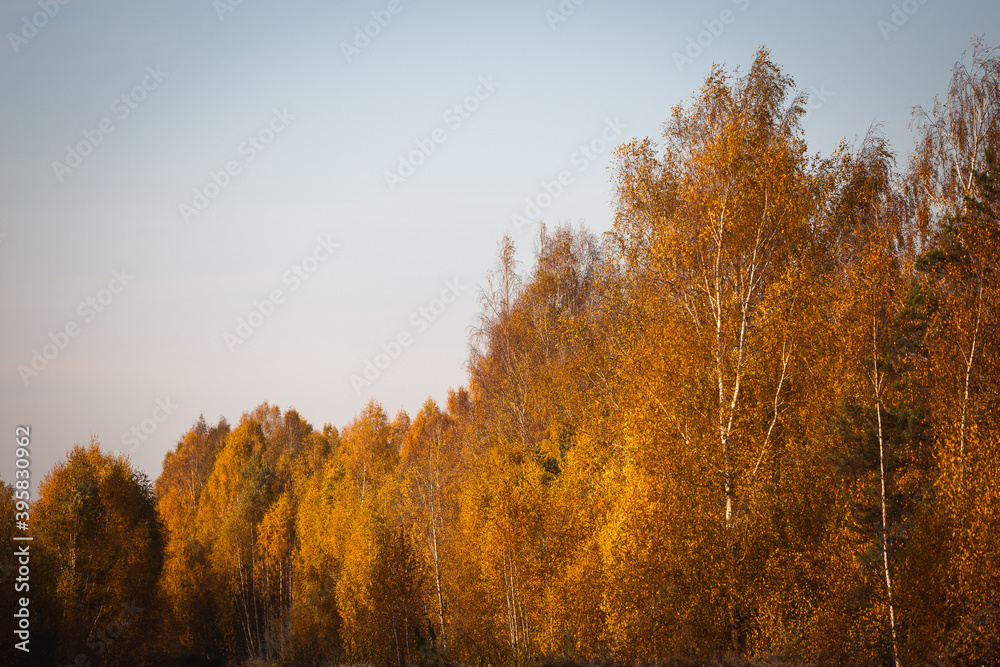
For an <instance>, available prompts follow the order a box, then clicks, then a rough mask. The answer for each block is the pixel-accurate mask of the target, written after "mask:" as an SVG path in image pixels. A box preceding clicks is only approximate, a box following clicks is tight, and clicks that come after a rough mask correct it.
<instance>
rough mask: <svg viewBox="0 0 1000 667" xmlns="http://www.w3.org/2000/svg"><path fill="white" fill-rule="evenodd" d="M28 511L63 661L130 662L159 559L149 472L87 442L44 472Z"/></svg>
mask: <svg viewBox="0 0 1000 667" xmlns="http://www.w3.org/2000/svg"><path fill="white" fill-rule="evenodd" d="M32 514H33V516H32V530H33V532H34V538H35V542H34V544H35V545H36V548H37V549H38V555H39V558H40V560H41V561H42V562H44V563H45V568H46V569H47V570H49V572H50V576H51V577H52V580H53V581H52V584H53V585H54V587H55V589H54V594H55V597H56V601H57V605H58V614H59V617H58V621H57V624H58V628H59V634H58V636H59V645H58V652H59V656H58V659H59V660H60V662H62V663H72V662H73V661H74V660H76V659H77V656H78V655H80V654H89V655H91V656H93V658H92V659H96V658H98V657H99V658H100V660H101V664H103V665H131V664H135V662H136V661H137V660H138V659H139V657H140V656H141V655H142V652H143V650H144V647H143V644H144V641H145V639H146V637H145V636H144V632H143V628H144V627H146V626H147V625H148V623H149V617H148V616H147V617H144V616H143V614H144V613H145V612H146V610H147V609H150V608H151V607H152V605H153V599H154V592H155V587H156V581H157V578H158V577H159V575H160V568H161V565H162V558H163V554H162V538H161V531H160V523H159V520H158V518H157V515H156V508H155V504H154V499H153V488H152V484H151V483H150V482H149V480H148V478H147V477H146V476H145V475H144V474H143V473H141V472H138V471H137V470H135V469H134V468H133V467H132V466H131V464H130V462H129V461H128V459H127V458H125V457H123V456H116V455H111V454H105V453H103V452H102V451H101V449H100V445H99V444H98V442H97V441H96V440H91V442H90V443H89V444H88V445H87V446H85V447H84V446H80V445H77V446H76V447H74V448H73V450H72V451H71V452H70V453H69V455H68V456H67V458H66V460H65V461H63V462H61V463H59V464H57V465H56V466H55V467H54V468H53V469H52V470H51V471H49V473H48V474H47V475H46V476H45V478H44V479H43V480H42V482H41V484H40V486H39V489H38V500H37V502H36V503H35V504H34V506H33V513H32Z"/></svg>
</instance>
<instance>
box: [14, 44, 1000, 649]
mask: <svg viewBox="0 0 1000 667" xmlns="http://www.w3.org/2000/svg"><path fill="white" fill-rule="evenodd" d="M806 101H807V100H806V98H805V97H804V96H803V95H802V94H798V93H796V92H795V88H794V82H793V81H792V79H791V78H790V77H789V76H788V75H787V74H785V73H783V72H782V70H781V68H780V67H779V66H778V65H776V64H775V63H774V62H773V61H772V60H771V58H770V55H769V53H768V52H767V51H766V50H765V49H761V50H760V51H758V52H757V54H756V55H755V57H754V59H753V62H752V64H751V65H750V67H749V68H748V69H747V70H746V71H745V72H742V73H741V72H740V71H739V70H737V71H735V72H729V71H726V70H725V69H724V68H722V67H719V66H716V67H714V68H713V70H712V71H711V73H710V74H709V76H708V77H707V78H706V80H705V82H704V85H703V86H702V88H701V89H700V91H699V92H698V93H697V95H696V96H695V97H694V98H693V100H692V101H691V102H690V103H689V104H687V105H678V106H677V107H675V108H674V109H673V110H672V113H671V115H670V116H669V118H668V119H667V121H666V122H665V123H664V125H663V134H662V137H661V139H660V140H658V141H654V140H652V139H648V138H647V139H642V140H633V141H631V142H628V143H626V144H624V145H622V146H620V147H619V148H618V150H617V153H616V158H615V163H614V185H615V194H614V202H613V204H614V211H615V218H614V226H613V228H612V230H611V231H610V232H608V233H606V234H604V235H603V236H601V237H598V236H595V235H594V234H592V233H591V232H589V231H588V230H587V229H585V228H584V227H582V226H579V227H573V226H570V225H566V224H563V225H558V226H556V227H554V228H551V229H550V228H547V227H545V226H541V227H540V230H539V233H538V236H537V240H536V244H535V258H534V265H533V266H532V267H531V269H530V271H527V272H525V271H522V270H521V269H520V267H519V266H518V263H517V261H516V249H515V247H514V245H513V243H512V241H511V239H510V238H509V237H505V238H504V239H503V240H502V242H501V243H500V248H499V254H498V258H497V263H496V266H495V268H494V269H493V270H492V271H491V273H490V274H489V287H488V288H487V289H485V290H484V291H483V293H482V296H481V302H482V303H481V306H482V308H481V313H480V315H479V318H478V320H477V322H476V324H475V327H474V333H473V336H472V340H471V344H470V358H469V363H468V368H469V375H468V385H467V387H462V388H459V389H457V390H450V391H449V392H448V395H447V400H446V401H445V403H444V404H443V405H439V404H437V403H436V402H435V401H433V400H430V399H428V400H427V402H426V403H425V404H424V405H423V406H422V407H421V408H420V410H419V411H418V412H417V413H416V414H415V415H413V416H412V417H411V416H410V415H408V414H407V413H405V412H404V411H399V412H397V413H396V414H395V415H390V414H389V413H388V412H387V411H386V410H385V408H384V407H383V406H382V405H381V404H379V403H378V402H377V401H375V400H374V399H373V400H371V401H370V402H369V403H368V404H367V406H366V407H365V408H364V409H363V410H362V411H361V413H360V414H359V415H358V416H356V417H355V418H354V419H353V420H352V421H351V422H350V423H349V424H347V425H346V426H344V428H343V429H342V430H339V429H337V428H335V427H333V426H331V425H326V426H324V427H323V428H322V429H317V428H314V427H313V426H312V425H311V424H309V423H308V422H307V421H306V420H304V419H303V418H302V417H301V416H300V415H299V414H298V413H297V412H296V411H295V410H294V409H289V410H287V411H284V412H282V411H281V410H280V409H279V408H278V407H275V406H272V405H269V404H267V403H264V404H261V405H260V406H258V407H257V408H255V409H254V410H252V411H249V412H246V413H244V414H243V416H242V417H241V418H240V420H239V422H238V423H237V424H236V425H235V426H231V425H230V424H229V423H228V422H227V421H226V420H225V419H221V420H220V421H219V422H218V423H217V424H215V425H209V424H208V423H206V422H205V421H204V419H200V420H199V421H198V422H197V423H196V424H195V425H194V426H193V427H192V428H191V429H190V430H189V431H188V432H187V433H186V434H184V436H183V437H182V438H181V439H180V441H179V442H178V444H177V446H176V448H174V449H173V450H172V451H170V452H169V453H168V454H167V455H166V457H165V459H164V462H163V469H162V473H161V474H160V476H159V477H158V478H157V479H156V480H155V483H154V482H151V481H150V480H148V479H147V478H145V477H144V476H143V475H142V474H140V473H138V472H136V471H135V470H134V469H133V468H132V467H131V465H130V464H129V462H128V460H127V459H125V458H123V457H120V456H115V455H110V454H106V453H103V452H102V451H101V450H100V448H99V446H98V444H97V443H94V442H92V443H91V444H90V445H89V446H86V447H81V446H78V447H76V448H75V449H74V450H73V451H72V452H70V454H69V455H68V457H67V458H66V460H65V461H64V462H62V463H60V464H59V465H58V466H56V468H54V469H53V470H52V471H51V472H50V473H49V474H48V476H47V477H46V478H45V480H44V481H43V483H42V485H41V487H40V491H39V499H38V501H37V502H36V503H35V505H34V506H33V508H32V529H33V531H34V536H35V542H34V547H33V548H34V549H35V550H36V552H35V553H36V558H37V568H38V569H37V570H34V569H33V579H32V592H33V600H34V601H35V602H34V604H35V606H34V607H33V612H32V613H33V614H35V620H36V622H37V625H36V626H35V627H36V628H37V633H38V634H37V635H36V636H37V637H38V638H39V640H40V645H39V651H41V652H43V653H45V652H47V653H45V655H46V656H47V657H51V658H52V661H53V663H58V664H81V663H74V662H73V661H74V660H76V659H77V656H79V655H81V654H82V655H84V656H85V659H86V660H89V664H103V665H119V664H120V665H125V664H199V663H198V661H201V662H204V663H212V664H332V663H337V662H345V661H354V662H366V663H374V664H387V665H388V664H391V665H409V664H427V665H431V664H451V663H458V664H470V665H472V664H531V663H533V662H536V661H538V660H540V659H542V658H544V657H546V656H548V657H549V658H552V659H565V660H571V661H581V662H582V661H586V660H591V659H615V660H619V661H622V662H633V661H637V660H642V659H660V660H667V659H686V660H691V661H697V660H709V659H713V658H715V657H718V656H722V655H729V656H730V658H731V659H733V660H737V659H740V658H741V657H742V659H756V660H764V659H768V658H775V657H776V656H785V657H789V656H798V658H799V659H801V660H802V661H804V662H806V663H810V664H820V663H825V664H857V665H896V666H901V665H924V664H937V665H980V664H990V663H1000V593H998V591H1000V556H998V554H1000V485H998V484H997V482H996V480H997V479H998V473H1000V470H998V467H1000V466H998V463H1000V457H998V454H1000V452H998V448H1000V391H998V390H997V388H996V387H997V382H1000V276H998V272H997V270H998V259H997V258H998V256H1000V255H998V253H1000V182H998V178H1000V56H998V52H997V51H996V50H993V49H991V48H989V47H988V46H986V45H985V44H984V43H983V42H982V41H980V40H975V41H974V42H973V45H972V47H971V49H970V51H969V52H967V54H966V55H965V56H964V57H963V60H962V61H961V62H960V63H958V64H957V65H956V68H955V70H954V74H953V78H952V80H951V83H950V86H949V87H948V89H947V91H946V93H945V94H944V95H943V96H942V97H941V98H940V99H938V100H936V101H935V103H934V104H933V106H931V107H930V108H928V109H918V110H917V112H916V113H915V116H914V126H915V129H916V133H917V142H916V145H915V148H914V150H913V151H912V152H911V154H910V155H909V156H908V158H907V159H906V160H905V161H904V162H903V163H902V164H897V159H896V156H895V154H894V152H893V149H892V148H891V146H890V145H889V143H888V141H887V140H886V138H885V137H884V135H883V134H882V132H881V131H880V129H879V128H878V127H873V128H871V129H869V130H868V132H867V133H866V134H865V135H864V136H863V137H862V138H860V139H858V140H856V141H854V142H847V141H844V142H841V144H840V145H839V146H838V147H837V148H836V149H835V150H834V151H833V152H832V153H831V154H830V155H827V156H822V155H812V154H810V153H809V151H808V148H807V144H806V142H805V138H804V133H803V130H802V127H801V120H802V117H803V115H804V113H805V109H806V106H805V104H806ZM8 490H9V491H11V493H10V494H6V493H5V494H2V495H3V498H2V503H0V512H2V513H3V515H4V516H5V517H7V518H8V519H9V520H5V521H4V523H3V526H12V525H13V505H14V503H13V500H12V497H13V496H12V489H8ZM8 495H10V496H11V499H8ZM8 515H9V516H8ZM2 530H7V528H2ZM34 562H35V561H33V563H34ZM34 567H35V565H33V568H34ZM8 588H9V587H4V589H3V591H2V593H0V595H3V596H8V597H9V596H12V595H13V593H12V592H11V591H9V590H8ZM13 604H14V603H13V602H12V601H11V608H12V606H13ZM123 609H125V610H128V609H131V610H132V611H131V614H132V616H130V619H131V620H130V622H129V623H127V624H124V623H122V622H120V621H117V619H120V618H121V616H122V613H123ZM136 610H141V611H136ZM8 622H9V620H8ZM109 629H110V630H109ZM102 630H103V631H104V635H105V637H106V639H104V640H101V639H99V638H98V639H95V637H99V633H100V632H101V631H102ZM114 630H118V631H119V632H118V633H117V636H115V637H111V635H113V634H114ZM45 638H47V639H45ZM107 639H111V640H112V641H107ZM98 647H99V649H100V653H98ZM2 650H7V649H6V648H4V649H2ZM788 659H791V658H788ZM184 661H187V662H184Z"/></svg>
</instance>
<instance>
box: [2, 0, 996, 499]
mask: <svg viewBox="0 0 1000 667" xmlns="http://www.w3.org/2000/svg"><path fill="white" fill-rule="evenodd" d="M63 3H65V4H63ZM880 21H881V23H880ZM998 28H1000V3H997V2H996V0H980V1H965V0H959V1H955V0H951V1H949V2H945V1H944V0H923V1H918V0H908V2H902V3H898V4H897V3H893V2H888V1H882V0H877V1H874V2H873V1H871V0H865V1H861V0H849V1H839V2H823V3H813V2H766V1H764V0H736V1H733V0H717V1H713V2H698V3H694V2H689V3H677V2H652V1H619V2H611V1H610V0H582V1H581V0H563V1H562V2H561V3H560V2H559V1H558V0H547V1H545V0H543V1H538V2H527V1H522V0H506V1H505V2H498V1H486V2H458V1H454V2H446V1H434V0H392V1H391V2H390V1H389V0H375V1H365V2H350V3H348V2H336V3H335V2H316V1H308V2H307V1H300V2H289V1H285V2H280V3H279V2H276V1H267V0H242V1H240V0H216V1H215V2H213V1H212V0H195V1H194V2H176V1H172V2H167V1H166V0H159V1H135V0H132V1H130V2H124V1H119V2H110V1H105V0H34V1H28V0H3V3H2V4H0V31H2V33H3V35H4V36H3V40H2V41H3V44H2V46H0V50H2V52H3V53H2V55H0V82H2V106H0V118H2V120H3V122H2V123H0V147H2V149H0V312H2V319H0V432H2V433H3V434H5V436H4V437H7V438H8V441H9V444H10V445H11V447H10V448H9V449H7V450H4V449H3V448H0V451H8V452H9V453H8V454H6V455H3V456H0V477H2V478H3V479H4V480H6V481H10V480H11V479H12V477H13V469H14V454H13V439H14V430H15V427H16V426H17V425H19V424H30V425H31V428H32V448H33V450H34V461H33V464H32V467H31V470H32V475H33V477H34V481H36V482H37V481H38V480H39V479H40V478H41V477H42V475H44V473H45V472H47V471H48V470H49V468H51V466H52V465H53V464H54V463H55V462H56V461H57V460H59V459H61V458H62V457H63V456H64V455H65V453H66V452H67V450H68V449H70V448H71V447H72V446H73V444H74V443H78V442H79V443H85V442H86V441H87V440H88V439H89V438H90V436H91V435H95V436H97V437H98V438H99V440H100V441H101V442H102V444H103V445H104V447H105V448H106V449H109V450H121V451H130V455H131V456H132V459H133V460H134V461H135V462H136V463H137V464H138V465H139V466H141V467H142V468H143V469H144V470H146V471H147V472H148V473H149V475H150V477H153V478H155V477H156V475H157V474H158V473H159V470H160V465H161V462H162V460H163V455H164V454H165V453H166V451H167V450H168V449H170V448H171V447H173V446H174V445H175V444H176V442H177V440H178V438H179V437H180V436H181V435H182V434H183V433H184V432H185V431H186V430H187V429H188V428H189V427H190V426H191V424H192V423H193V422H194V421H195V420H196V419H197V418H198V415H199V414H200V413H204V415H205V417H206V419H207V420H208V421H209V422H210V423H214V422H215V421H216V420H217V419H218V418H219V416H221V415H224V416H225V417H226V418H228V419H229V421H230V422H231V423H235V422H236V421H237V420H238V419H239V416H240V414H241V413H242V412H243V411H244V410H249V409H252V408H253V407H254V406H256V405H257V404H258V403H260V402H262V401H265V400H266V401H269V402H271V403H272V404H277V405H279V406H280V407H281V408H282V409H287V408H289V407H295V408H296V409H297V410H298V411H299V412H300V413H301V414H302V415H303V416H304V417H305V418H306V419H308V420H309V421H310V422H312V423H313V424H314V425H315V426H317V427H322V425H323V424H324V423H327V422H329V423H333V424H335V425H336V426H338V427H342V426H343V425H344V424H345V423H346V422H348V421H349V420H350V419H351V418H352V417H353V416H354V415H356V414H357V413H358V412H359V410H360V408H361V407H362V406H363V405H364V403H365V402H366V401H367V400H368V398H369V396H374V397H375V398H377V399H378V400H380V401H381V402H382V403H383V404H384V405H385V407H386V409H387V410H388V411H389V412H390V413H393V412H395V411H396V410H397V409H399V408H404V409H406V410H407V411H409V412H410V413H411V414H413V413H414V412H415V411H416V410H417V409H418V408H419V406H420V404H421V403H422V402H423V401H424V400H425V399H426V398H427V396H428V395H430V396H432V397H434V398H435V399H437V400H438V401H443V399H444V398H445V396H446V391H447V389H448V388H449V387H457V386H459V385H461V384H464V382H465V367H464V364H465V360H466V358H467V344H468V335H469V326H470V325H471V324H472V323H473V321H474V318H475V315H476V313H477V308H478V303H477V297H478V289H479V287H478V283H479V282H480V281H481V280H482V278H483V276H484V274H485V272H486V271H487V270H488V269H489V268H490V266H491V265H492V264H493V262H494V259H495V254H496V248H497V242H498V241H499V239H500V237H501V236H502V235H503V233H504V232H510V233H511V234H512V235H513V237H514V240H515V242H516V243H517V244H518V247H519V249H520V250H521V253H520V254H521V257H522V258H523V259H524V260H525V261H526V262H529V261H530V258H531V252H532V247H533V226H524V225H521V226H520V228H519V227H518V226H516V225H515V224H514V222H513V221H512V216H514V215H515V214H520V215H522V216H524V217H525V219H526V220H527V219H531V218H532V217H533V216H532V214H533V213H534V212H533V211H532V210H531V209H530V207H529V202H530V200H534V201H535V202H536V203H539V204H543V205H547V206H546V207H545V208H544V210H542V211H541V215H540V216H538V215H534V219H537V218H538V217H541V219H542V220H544V221H546V222H548V223H556V222H558V221H561V220H571V221H573V222H576V221H584V222H585V224H586V225H588V226H589V227H590V228H591V229H592V230H594V231H597V232H602V231H605V230H607V229H608V228H609V227H610V224H611V208H610V194H611V186H610V182H609V173H608V171H607V166H608V163H609V160H610V156H611V147H612V146H613V145H615V144H617V143H620V142H623V141H626V140H628V139H630V138H632V137H644V136H658V135H659V133H660V127H661V124H662V122H663V121H664V120H665V119H666V118H667V116H668V114H669V110H670V108H671V107H672V106H673V105H675V104H677V103H678V102H682V101H687V100H689V99H690V98H691V96H692V94H694V92H695V91H696V90H697V89H698V88H699V86H700V85H701V82H702V80H703V79H704V76H705V75H706V73H707V72H708V71H709V69H710V67H711V65H712V63H713V61H714V62H724V63H725V64H726V65H727V67H730V68H732V67H735V66H737V65H740V66H742V67H744V68H745V67H746V66H747V65H748V64H749V62H750V60H751V58H752V56H753V53H754V51H755V50H756V49H757V48H758V47H759V46H761V45H764V46H767V47H768V48H770V49H771V51H772V57H773V58H774V59H775V60H776V61H777V62H778V63H779V64H780V65H781V66H782V67H783V69H784V70H785V71H786V72H787V73H788V74H790V75H792V76H793V77H794V79H795V82H796V85H797V86H798V87H799V88H800V89H806V90H812V91H813V94H814V99H815V104H816V106H817V108H816V109H815V110H814V111H813V112H812V113H811V114H810V117H809V119H808V121H807V122H806V126H805V129H806V137H807V140H808V141H809V144H810V148H811V150H812V151H813V152H821V153H828V152H829V151H830V150H831V149H832V148H833V147H834V146H835V144H836V142H837V141H838V140H839V139H840V138H842V137H845V138H847V139H849V140H854V139H856V138H858V137H859V136H861V135H863V134H864V133H865V131H866V130H867V128H868V127H869V126H870V125H871V124H872V123H884V128H885V132H886V133H887V135H888V136H889V138H890V139H891V140H892V143H893V146H894V147H895V149H896V151H897V153H898V154H899V155H900V156H901V158H905V156H906V154H907V153H908V152H909V149H910V146H911V145H912V135H911V134H910V131H909V127H908V126H909V122H910V118H911V109H912V107H913V106H915V105H926V104H928V103H929V102H930V101H931V100H932V98H933V96H934V95H937V94H942V93H943V92H944V91H945V90H946V86H947V83H948V79H949V75H950V71H951V68H952V67H953V65H954V63H955V61H956V60H957V59H958V58H959V57H960V56H961V54H962V51H963V50H964V49H965V48H966V47H967V46H968V44H969V40H970V38H971V37H972V36H973V35H985V37H986V40H987V42H988V43H990V44H994V45H995V44H998V43H1000V35H998ZM366 32H367V33H368V34H365V33H366ZM401 160H402V162H401ZM561 172H565V173H563V174H562V175H563V180H564V182H563V183H562V184H554V182H557V181H558V178H559V176H560V173H561ZM387 174H389V175H388V176H387ZM546 184H548V189H549V190H550V191H551V193H552V195H554V196H549V195H550V193H549V192H546ZM560 189H561V191H560ZM526 209H527V210H526ZM532 222H534V220H532ZM333 246H336V247H333ZM421 309H423V311H421ZM255 312H256V313H257V314H256V315H255V314H254V313H255ZM241 319H242V320H244V321H245V324H241V323H240V320H241ZM400 336H402V339H403V342H405V343H408V345H406V346H405V347H404V346H400V347H399V350H398V355H396V358H390V357H389V356H386V357H381V358H380V357H378V355H379V354H380V353H383V351H382V347H381V346H382V344H383V343H384V344H386V347H387V349H388V350H389V352H396V351H397V350H396V348H394V347H393V346H392V345H390V344H389V343H390V341H394V340H398V339H399V337H400ZM366 362H370V363H371V364H372V365H373V367H372V368H369V370H368V375H369V378H374V380H373V381H371V382H370V384H367V385H365V386H361V383H360V381H358V380H355V382H353V383H352V379H351V378H352V376H354V375H356V376H358V378H360V379H364V377H363V373H364V371H365V368H366ZM374 364H379V365H381V366H383V367H384V368H382V369H375V368H374ZM376 371H377V377H376ZM365 382H368V380H365ZM132 429H135V430H136V434H137V435H131V434H130V431H131V430H132ZM123 436H124V437H123Z"/></svg>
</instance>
